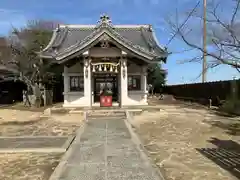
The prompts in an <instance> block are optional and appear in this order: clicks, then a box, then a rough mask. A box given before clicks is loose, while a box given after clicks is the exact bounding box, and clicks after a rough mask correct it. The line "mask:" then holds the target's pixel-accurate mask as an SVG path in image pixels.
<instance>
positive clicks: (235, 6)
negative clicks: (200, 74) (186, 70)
mask: <svg viewBox="0 0 240 180" xmlns="http://www.w3.org/2000/svg"><path fill="white" fill-rule="evenodd" d="M200 2H202V1H199V2H198V4H197V5H196V6H195V7H194V8H192V9H191V10H190V11H189V12H187V13H186V12H185V13H184V14H187V17H186V18H184V21H183V23H181V22H179V19H181V15H183V14H180V13H178V14H177V15H176V17H177V18H176V19H175V20H173V19H172V18H168V19H167V23H168V24H169V25H170V28H171V31H172V33H173V34H174V36H176V37H179V38H180V39H181V40H182V41H183V42H184V43H185V44H186V45H187V46H188V47H189V48H190V49H191V50H192V49H195V50H198V52H200V53H199V54H198V56H196V57H194V58H191V59H188V60H185V61H183V62H193V61H194V62H196V61H202V54H203V53H204V48H203V46H202V42H201V40H202V32H203V31H202V26H201V24H203V23H202V20H203V9H202V8H201V6H200V4H201V3H200ZM239 8H240V0H228V1H223V0H208V4H207V18H206V22H207V52H205V53H206V55H207V57H209V58H208V68H211V67H216V66H218V65H220V64H225V65H229V66H232V67H234V68H236V69H237V70H238V71H239V72H240V70H239V68H240V12H239ZM196 22H199V24H197V23H196ZM196 24H197V25H196Z"/></svg>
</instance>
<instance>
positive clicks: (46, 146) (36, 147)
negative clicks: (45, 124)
mask: <svg viewBox="0 0 240 180" xmlns="http://www.w3.org/2000/svg"><path fill="white" fill-rule="evenodd" d="M73 138H74V137H73V136H70V137H68V136H62V137H56V136H43V137H41V136H25V137H0V152H1V153H11V152H65V151H66V149H67V148H68V147H69V145H70V143H71V142H72V140H73Z"/></svg>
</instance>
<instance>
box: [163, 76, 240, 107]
mask: <svg viewBox="0 0 240 180" xmlns="http://www.w3.org/2000/svg"><path fill="white" fill-rule="evenodd" d="M234 84H236V85H234ZM233 87H236V89H239V90H240V80H229V81H215V82H206V83H194V84H179V85H169V86H165V87H164V88H163V92H164V93H165V94H171V95H173V96H175V97H176V98H178V99H186V100H188V99H189V100H192V101H198V102H200V103H202V104H208V103H209V99H211V101H212V104H213V105H219V104H220V102H221V101H223V100H226V98H227V97H229V96H230V95H231V93H232V90H233ZM238 96H239V91H238Z"/></svg>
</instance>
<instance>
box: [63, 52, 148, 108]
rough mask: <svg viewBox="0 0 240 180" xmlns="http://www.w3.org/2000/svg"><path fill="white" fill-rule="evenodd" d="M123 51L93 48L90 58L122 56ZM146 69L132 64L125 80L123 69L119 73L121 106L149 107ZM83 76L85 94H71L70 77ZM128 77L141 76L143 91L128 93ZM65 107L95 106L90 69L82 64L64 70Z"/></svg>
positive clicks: (127, 69) (128, 68)
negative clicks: (145, 77)
mask: <svg viewBox="0 0 240 180" xmlns="http://www.w3.org/2000/svg"><path fill="white" fill-rule="evenodd" d="M120 54H121V51H120V50H119V49H116V48H108V49H102V48H92V49H90V50H89V56H90V57H116V56H120ZM144 68H145V67H142V66H138V65H136V64H130V65H129V66H128V67H126V76H125V78H123V72H122V68H121V71H120V73H119V92H118V93H119V96H120V98H119V100H120V104H121V106H132V105H147V98H146V94H147V91H146V87H147V85H146V79H144V73H143V71H144ZM85 70H87V71H88V77H86V76H85V72H86V71H85ZM78 75H81V76H83V77H84V78H85V80H84V91H83V92H70V90H69V83H70V82H69V81H70V78H69V77H70V76H78ZM128 75H141V90H139V91H128V90H127V87H128V78H127V76H128ZM63 76H64V85H65V86H64V105H63V106H64V107H81V106H88V107H89V106H91V105H92V104H93V92H92V91H93V89H92V87H93V79H92V77H91V70H90V67H89V68H87V69H86V67H83V65H81V64H80V63H76V64H75V65H73V66H72V67H70V68H67V67H65V68H64V73H63Z"/></svg>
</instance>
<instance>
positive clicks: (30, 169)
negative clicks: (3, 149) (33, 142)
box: [0, 153, 62, 180]
mask: <svg viewBox="0 0 240 180" xmlns="http://www.w3.org/2000/svg"><path fill="white" fill-rule="evenodd" d="M61 156H62V154H57V153H55V154H32V153H31V154H29V153H24V154H0V179H1V180H48V179H49V177H50V175H51V174H52V172H53V171H54V169H55V167H56V166H57V165H58V163H59V160H60V158H61Z"/></svg>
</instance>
